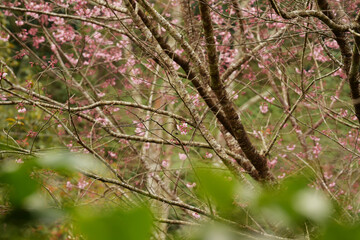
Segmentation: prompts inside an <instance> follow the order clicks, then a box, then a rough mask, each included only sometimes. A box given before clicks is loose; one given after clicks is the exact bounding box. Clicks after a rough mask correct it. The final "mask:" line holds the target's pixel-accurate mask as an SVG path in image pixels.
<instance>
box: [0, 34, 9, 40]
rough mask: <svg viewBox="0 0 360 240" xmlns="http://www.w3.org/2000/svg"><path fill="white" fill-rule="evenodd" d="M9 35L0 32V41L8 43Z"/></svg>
mask: <svg viewBox="0 0 360 240" xmlns="http://www.w3.org/2000/svg"><path fill="white" fill-rule="evenodd" d="M9 38H10V35H8V34H6V33H4V32H0V41H3V42H7V41H9Z"/></svg>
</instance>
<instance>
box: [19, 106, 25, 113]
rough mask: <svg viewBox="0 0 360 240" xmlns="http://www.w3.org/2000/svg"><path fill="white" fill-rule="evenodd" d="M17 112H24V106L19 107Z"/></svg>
mask: <svg viewBox="0 0 360 240" xmlns="http://www.w3.org/2000/svg"><path fill="white" fill-rule="evenodd" d="M18 112H19V113H24V112H26V108H24V107H23V108H20V109H18Z"/></svg>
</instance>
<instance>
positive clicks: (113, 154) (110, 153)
mask: <svg viewBox="0 0 360 240" xmlns="http://www.w3.org/2000/svg"><path fill="white" fill-rule="evenodd" d="M108 154H109V156H110V157H111V158H115V159H116V158H117V154H116V153H114V152H111V151H108Z"/></svg>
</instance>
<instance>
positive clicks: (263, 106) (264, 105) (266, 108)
mask: <svg viewBox="0 0 360 240" xmlns="http://www.w3.org/2000/svg"><path fill="white" fill-rule="evenodd" d="M268 111H269V106H268V105H267V103H262V104H261V105H260V112H261V113H263V114H265V113H267V112H268Z"/></svg>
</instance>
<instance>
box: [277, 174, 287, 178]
mask: <svg viewBox="0 0 360 240" xmlns="http://www.w3.org/2000/svg"><path fill="white" fill-rule="evenodd" d="M285 175H286V174H285V173H282V174H281V175H279V176H278V179H282V178H284V177H285Z"/></svg>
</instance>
